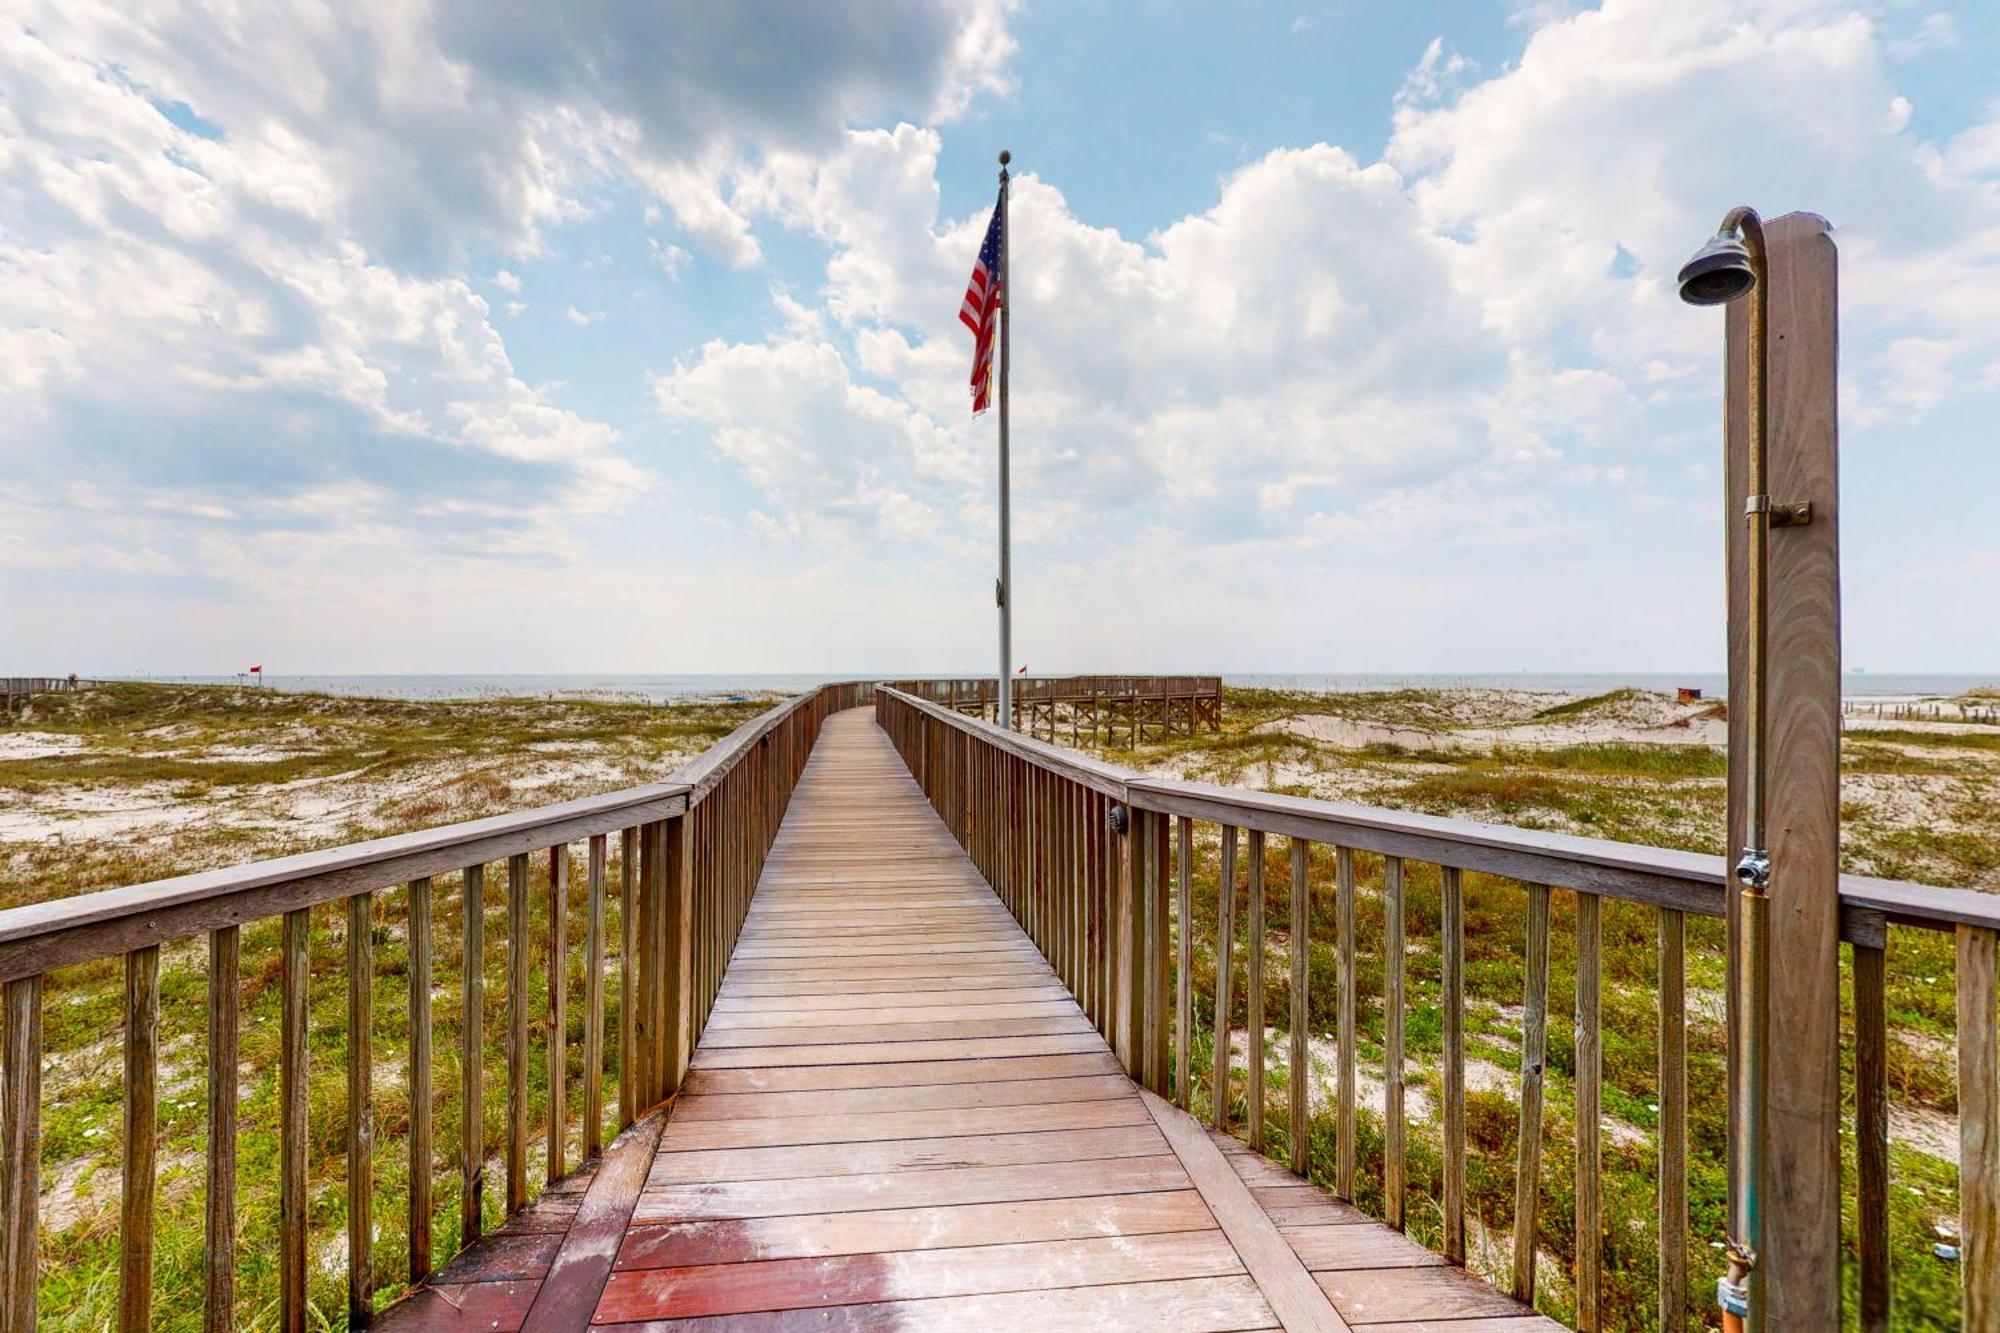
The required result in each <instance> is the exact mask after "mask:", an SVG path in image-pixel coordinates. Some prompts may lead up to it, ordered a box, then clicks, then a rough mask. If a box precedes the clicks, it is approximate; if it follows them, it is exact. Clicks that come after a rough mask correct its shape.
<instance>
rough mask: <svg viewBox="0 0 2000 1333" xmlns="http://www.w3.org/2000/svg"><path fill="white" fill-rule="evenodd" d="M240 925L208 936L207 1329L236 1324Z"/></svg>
mask: <svg viewBox="0 0 2000 1333" xmlns="http://www.w3.org/2000/svg"><path fill="white" fill-rule="evenodd" d="M241 958H242V939H241V933H240V929H239V928H238V927H236V926H224V927H223V928H222V929H221V930H218V931H215V932H213V933H211V934H210V935H209V937H208V1154H207V1162H206V1171H205V1175H206V1189H205V1191H204V1193H205V1194H206V1199H205V1201H204V1232H203V1237H202V1239H203V1247H202V1327H203V1328H204V1329H206V1330H207V1331H208V1333H228V1331H229V1330H230V1329H232V1328H234V1327H235V1326H236V1102H237V1079H238V1077H239V1071H238V1068H237V1064H238V1051H239V1042H240V1029H239V1020H238V1008H239V1003H238V990H237V988H238V986H239V984H240V978H239V976H238V971H239V969H240V966H241Z"/></svg>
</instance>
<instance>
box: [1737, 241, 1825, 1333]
mask: <svg viewBox="0 0 2000 1333" xmlns="http://www.w3.org/2000/svg"><path fill="white" fill-rule="evenodd" d="M1765 235H1766V240H1767V245H1768V257H1769V284H1770V286H1769V292H1768V301H1769V311H1770V315H1769V318H1770V341H1769V348H1770V351H1769V356H1768V371H1767V374H1766V382H1765V385H1764V402H1765V405H1766V418H1767V423H1768V424H1767V441H1768V444H1767V473H1766V486H1767V491H1768V494H1769V496H1770V500H1771V502H1772V503H1774V504H1791V503H1794V502H1799V501H1805V502H1809V503H1810V504H1811V506H1812V509H1811V515H1810V521H1809V522H1807V523H1805V524H1803V525H1791V526H1784V527H1776V528H1775V530H1774V531H1773V532H1772V534H1771V538H1770V547H1769V557H1768V567H1767V574H1768V587H1769V600H1768V623H1767V626H1766V634H1767V636H1768V643H1769V645H1770V648H1769V666H1768V668H1767V670H1766V674H1765V717H1764V725H1763V728H1762V730H1763V741H1764V747H1763V748H1764V755H1765V765H1766V774H1767V778H1766V790H1767V791H1768V793H1769V796H1768V799H1767V803H1766V814H1765V821H1764V824H1765V827H1766V829H1768V830H1769V842H1770V846H1769V848H1768V851H1769V853H1770V864H1771V882H1770V886H1769V906H1768V921H1769V927H1768V955H1767V956H1768V957H1769V958H1770V959H1771V960H1772V966H1771V967H1770V976H1769V984H1768V989H1767V993H1766V997H1765V999H1766V1006H1765V1012H1766V1013H1767V1014H1768V1015H1769V1024H1768V1030H1769V1031H1770V1033H1771V1034H1772V1035H1773V1036H1775V1035H1777V1034H1778V1033H1779V1032H1782V1034H1783V1039H1782V1040H1772V1041H1766V1042H1765V1043H1764V1046H1765V1050H1766V1052H1767V1057H1766V1065H1765V1068H1764V1070H1763V1082H1762V1093H1763V1102H1764V1106H1765V1114H1764V1133H1763V1136H1762V1142H1761V1143H1760V1144H1759V1145H1757V1146H1758V1147H1759V1149H1760V1156H1761V1171H1760V1172H1759V1175H1760V1177H1761V1179H1760V1183H1759V1188H1758V1195H1759V1204H1760V1207H1761V1212H1762V1217H1763V1226H1762V1232H1763V1243H1762V1247H1761V1249H1762V1252H1761V1253H1760V1254H1759V1255H1758V1259H1757V1267H1756V1270H1755V1275H1754V1276H1753V1279H1752V1283H1751V1291H1752V1301H1753V1310H1752V1315H1753V1324H1755V1325H1756V1326H1758V1327H1762V1328H1770V1329H1791V1328H1834V1327H1838V1326H1839V1321H1840V1199H1841V1182H1840V1059H1839V1044H1840V969H1839V928H1840V892H1839V828H1840V825H1839V820H1840V552H1839V540H1838V537H1839V526H1838V525H1839V499H1838V484H1837V447H1838V438H1837V414H1838V402H1837V382H1836V369H1837V356H1836V351H1837V325H1836V256H1835V252H1834V245H1833V239H1832V237H1831V236H1830V235H1829V234H1828V231H1827V226H1826V223H1825V222H1824V221H1823V220H1822V219H1820V218H1817V217H1813V216H1811V215H1809V214H1803V213H1792V214H1787V215H1786V216H1784V217H1781V218H1777V219H1775V220H1774V221H1772V222H1771V223H1769V224H1768V225H1767V226H1766V228H1765ZM1748 304H1749V303H1748V302H1739V303H1736V304H1734V305H1732V306H1731V307H1730V309H1729V316H1728V319H1729V323H1728V330H1729V342H1730V355H1729V385H1728V390H1729V393H1728V399H1729V406H1728V421H1729V429H1728V431H1727V437H1728V458H1727V461H1728V467H1727V473H1728V476H1727V488H1726V493H1727V506H1726V512H1725V524H1726V530H1727V533H1728V570H1729V624H1730V635H1729V656H1730V673H1729V674H1730V682H1731V684H1730V699H1729V715H1730V718H1731V721H1732V726H1731V736H1730V746H1729V753H1730V756H1731V764H1730V769H1731V771H1730V777H1729V791H1730V795H1729V812H1730V818H1729V826H1730V837H1729V863H1730V864H1731V865H1732V866H1733V865H1734V864H1735V863H1736V860H1737V858H1738V857H1739V856H1740V854H1741V852H1742V850H1743V845H1744V842H1743V840H1744V837H1745V811H1746V798H1747V783H1748V774H1747V773H1746V772H1744V771H1742V769H1743V765H1742V764H1741V762H1740V759H1739V756H1741V755H1742V754H1743V753H1744V752H1745V749H1746V745H1745V742H1746V741H1747V739H1748V737H1747V736H1745V735H1740V734H1738V733H1739V732H1741V731H1742V729H1743V728H1742V722H1741V719H1742V718H1744V717H1745V716H1746V715H1747V713H1748V711H1749V699H1748V695H1747V692H1746V690H1745V688H1744V682H1745V679H1746V675H1745V667H1746V665H1747V663H1748V660H1749V656H1750V653H1751V650H1752V644H1751V641H1750V635H1749V634H1748V632H1747V629H1746V623H1747V608H1748V605H1749V593H1750V589H1749V581H1748V580H1749V576H1748V568H1749V565H1748V557H1747V549H1748V544H1749V541H1750V538H1751V534H1750V531H1749V525H1748V524H1747V523H1746V522H1745V521H1744V511H1745V505H1746V503H1747V501H1748V498H1749V497H1748V495H1747V464H1746V459H1747V455H1748V427H1747V424H1746V423H1747V406H1746V400H1747V395H1746V392H1745V384H1746V382H1747V373H1748V358H1747V355H1746V354H1745V352H1744V348H1745V345H1746V342H1747V334H1748V317H1749V312H1748V308H1747V307H1748ZM1729 896H1730V926H1731V938H1732V941H1734V940H1735V939H1737V937H1738V936H1737V925H1738V919H1739V917H1740V915H1741V914H1740V912H1739V911H1738V910H1737V908H1738V904H1737V901H1736V899H1737V897H1738V895H1737V894H1736V893H1734V892H1732V893H1731V894H1730V895H1729ZM1740 953H1741V951H1740V950H1732V960H1731V973H1732V978H1734V977H1735V976H1736V975H1737V974H1738V973H1740V972H1742V971H1743V970H1745V969H1744V968H1742V967H1741V966H1739V963H1740V961H1741V960H1740V958H1739V957H1738V955H1740ZM1733 991H1734V985H1732V993H1733ZM1745 1021H1746V1018H1745V1015H1744V1014H1743V1012H1742V1005H1741V1004H1740V1003H1739V1004H1736V1005H1734V1006H1732V1013H1731V1028H1732V1033H1731V1040H1730V1051H1731V1057H1732V1058H1731V1065H1732V1069H1733V1070H1734V1071H1736V1072H1737V1073H1738V1075H1739V1077H1742V1076H1743V1072H1744V1071H1742V1070H1741V1066H1740V1064H1739V1061H1740V1059H1741V1058H1742V1053H1743V1050H1744V1044H1743V1037H1744V1034H1745V1033H1744V1028H1743V1024H1744V1022H1745ZM1732 1105H1733V1106H1734V1105H1735V1099H1734V1098H1733V1097H1732ZM1739 1114H1740V1108H1739ZM1732 1138H1733V1139H1735V1140H1736V1142H1737V1143H1738V1145H1739V1147H1740V1146H1741V1140H1740V1138H1736V1136H1734V1135H1732Z"/></svg>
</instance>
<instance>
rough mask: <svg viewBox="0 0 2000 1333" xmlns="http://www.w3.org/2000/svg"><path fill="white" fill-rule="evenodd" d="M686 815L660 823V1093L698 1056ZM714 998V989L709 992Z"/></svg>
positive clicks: (691, 881)
mask: <svg viewBox="0 0 2000 1333" xmlns="http://www.w3.org/2000/svg"><path fill="white" fill-rule="evenodd" d="M688 818H689V817H688V816H687V815H682V816H680V817H679V818H677V819H670V820H667V821H666V822H665V823H664V824H662V825H661V826H660V841H661V846H662V849H663V850H662V855H661V858H660V880H661V885H662V888H661V892H662V895H663V898H664V901H663V905H662V907H661V909H660V921H661V932H662V935H663V943H662V945H661V950H662V955H663V957H664V958H665V965H664V967H665V972H666V981H665V994H664V996H663V998H662V1006H663V1009H664V1012H665V1014H666V1019H665V1025H666V1032H665V1038H666V1051H667V1054H666V1056H665V1078H666V1080H667V1085H666V1086H665V1087H663V1088H662V1089H661V1090H660V1092H661V1095H662V1096H665V1095H666V1094H668V1093H670V1092H674V1091H677V1090H678V1089H679V1088H680V1085H681V1080H682V1079H683V1078H685V1077H686V1075H687V1068H688V1062H689V1061H690V1060H691V1059H693V1058H694V1047H695V1041H696V1039H697V1038H698V1037H699V1035H700V1034H699V1030H698V1029H697V1028H696V1026H695V1009H694V995H693V989H692V988H693V985H694V982H693V972H694V947H695V946H694V929H695V925H694V860H693V851H692V846H691V843H690V842H689V829H688ZM711 999H712V993H711Z"/></svg>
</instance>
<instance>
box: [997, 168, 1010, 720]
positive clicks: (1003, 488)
mask: <svg viewBox="0 0 2000 1333" xmlns="http://www.w3.org/2000/svg"><path fill="white" fill-rule="evenodd" d="M1013 157H1014V155H1013V154H1012V153H1010V152H1008V151H1007V150H1006V149H1004V148H1003V149H1001V150H1000V274H999V280H1000V582H999V585H998V588H997V590H996V593H997V596H998V599H999V602H1000V696H999V710H998V711H999V722H1000V725H1001V726H1002V727H1006V728H1010V729H1011V728H1012V727H1013V725H1014V605H1013V602H1014V597H1013V593H1014V587H1013V584H1014V573H1013V564H1014V555H1013V536H1012V533H1011V531H1010V524H1011V521H1012V520H1011V517H1010V515H1009V513H1008V496H1007V372H1008V371H1010V370H1012V369H1013V368H1014V358H1013V356H1012V355H1011V353H1010V352H1009V350H1008V347H1007V326H1008V325H1009V324H1011V323H1012V322H1013V321H1012V320H1011V319H1010V318H1009V312H1010V311H1011V310H1012V309H1013V307H1014V288H1013V285H1012V284H1011V283H1009V282H1008V281H1007V269H1008V267H1009V264H1010V261H1011V260H1012V258H1013V256H1012V255H1010V254H1009V253H1008V251H1009V250H1010V249H1011V248H1012V247H1011V245H1010V244H1009V241H1010V239H1011V238H1009V236H1008V235H1007V164H1008V163H1009V162H1010V161H1012V160H1013Z"/></svg>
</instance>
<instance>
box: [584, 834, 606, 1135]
mask: <svg viewBox="0 0 2000 1333" xmlns="http://www.w3.org/2000/svg"><path fill="white" fill-rule="evenodd" d="M589 856H590V861H589V866H588V869H587V871H586V873H587V874H588V875H589V884H588V885H587V887H586V892H587V893H588V894H589V901H588V903H587V905H586V907H585V909H584V910H585V918H584V927H583V931H584V951H583V952H584V960H583V968H584V971H583V1012H584V1018H583V1156H584V1159H585V1160H586V1161H587V1160H589V1159H590V1158H593V1157H595V1156H597V1155H598V1153H600V1152H602V1151H603V1150H604V859H605V839H604V835H603V834H602V833H600V834H598V835H597V836H596V837H594V838H592V839H591V840H590V852H589Z"/></svg>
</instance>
